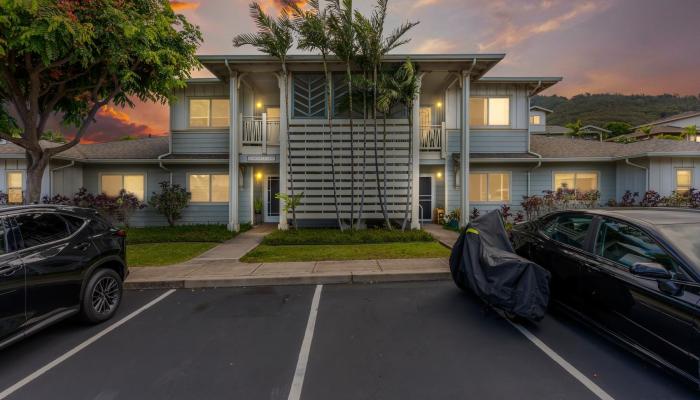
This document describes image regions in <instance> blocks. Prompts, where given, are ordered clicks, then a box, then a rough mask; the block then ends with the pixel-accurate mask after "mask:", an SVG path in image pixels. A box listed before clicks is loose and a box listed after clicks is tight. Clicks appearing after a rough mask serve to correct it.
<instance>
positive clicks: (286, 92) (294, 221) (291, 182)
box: [231, 63, 299, 229]
mask: <svg viewBox="0 0 700 400" xmlns="http://www.w3.org/2000/svg"><path fill="white" fill-rule="evenodd" d="M282 79H284V85H283V86H284V103H285V107H287V110H284V115H285V117H286V118H287V124H286V125H287V165H285V166H284V167H285V168H286V169H287V181H288V182H289V194H290V195H291V196H292V199H294V174H292V173H291V168H289V166H290V164H291V162H292V146H290V143H289V112H288V111H289V90H287V89H288V88H287V85H288V83H289V79H288V76H287V65H286V64H285V63H282ZM231 173H233V172H231ZM292 226H293V227H294V229H298V228H299V225H298V224H297V208H296V206H294V207H292Z"/></svg>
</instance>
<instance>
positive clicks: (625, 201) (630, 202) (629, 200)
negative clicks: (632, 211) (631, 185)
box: [620, 190, 639, 207]
mask: <svg viewBox="0 0 700 400" xmlns="http://www.w3.org/2000/svg"><path fill="white" fill-rule="evenodd" d="M637 197H639V193H638V192H634V193H632V192H630V191H629V190H627V191H625V194H623V195H622V199H621V200H620V207H632V206H634V203H635V202H636V200H635V199H636V198H637Z"/></svg>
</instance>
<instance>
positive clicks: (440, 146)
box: [420, 122, 447, 156]
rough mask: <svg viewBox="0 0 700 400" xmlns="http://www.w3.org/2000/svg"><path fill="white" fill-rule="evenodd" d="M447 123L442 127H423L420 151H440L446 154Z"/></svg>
mask: <svg viewBox="0 0 700 400" xmlns="http://www.w3.org/2000/svg"><path fill="white" fill-rule="evenodd" d="M445 142H446V140H445V123H444V122H443V123H441V124H440V125H421V127H420V149H421V151H439V152H440V153H441V154H442V155H443V156H444V155H445V154H446V151H447V149H446V144H447V143H445Z"/></svg>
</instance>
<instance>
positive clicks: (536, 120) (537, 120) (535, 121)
mask: <svg viewBox="0 0 700 400" xmlns="http://www.w3.org/2000/svg"><path fill="white" fill-rule="evenodd" d="M530 125H542V116H541V115H537V114H535V115H530Z"/></svg>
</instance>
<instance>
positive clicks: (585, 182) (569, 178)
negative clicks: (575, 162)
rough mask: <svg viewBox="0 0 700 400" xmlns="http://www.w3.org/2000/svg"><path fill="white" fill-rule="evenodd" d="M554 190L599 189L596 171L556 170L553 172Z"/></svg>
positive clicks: (583, 190)
mask: <svg viewBox="0 0 700 400" xmlns="http://www.w3.org/2000/svg"><path fill="white" fill-rule="evenodd" d="M552 180H553V181H554V182H553V187H554V190H559V189H576V190H578V191H579V192H582V193H585V192H590V191H591V190H599V181H600V179H598V172H597V171H575V172H574V171H571V172H569V171H558V172H554V174H553V179H552Z"/></svg>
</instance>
